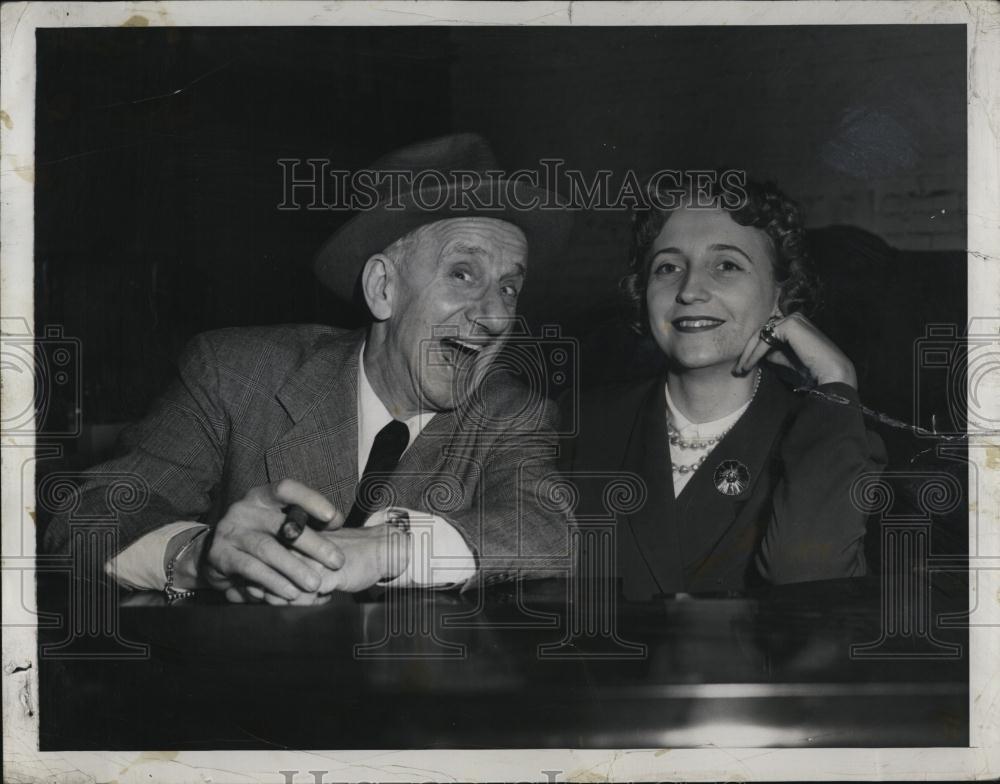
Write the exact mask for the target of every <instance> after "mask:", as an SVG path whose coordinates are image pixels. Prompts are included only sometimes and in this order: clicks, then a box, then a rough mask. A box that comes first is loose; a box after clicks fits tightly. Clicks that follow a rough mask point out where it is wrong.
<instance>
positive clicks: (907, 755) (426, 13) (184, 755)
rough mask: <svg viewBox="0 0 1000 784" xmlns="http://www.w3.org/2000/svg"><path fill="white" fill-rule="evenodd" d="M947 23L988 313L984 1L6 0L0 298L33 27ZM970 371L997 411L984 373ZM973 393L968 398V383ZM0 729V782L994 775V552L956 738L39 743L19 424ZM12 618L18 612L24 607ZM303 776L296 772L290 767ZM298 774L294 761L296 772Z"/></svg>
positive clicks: (998, 392) (993, 299) (984, 467)
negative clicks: (960, 743) (549, 743)
mask: <svg viewBox="0 0 1000 784" xmlns="http://www.w3.org/2000/svg"><path fill="white" fill-rule="evenodd" d="M721 23H725V24H727V25H802V24H809V25H816V24H828V25H846V24H964V25H966V26H967V31H968V35H967V52H968V73H969V81H968V246H967V247H968V313H969V317H970V319H971V318H974V317H982V318H991V319H995V318H998V317H1000V255H998V254H1000V138H998V130H1000V79H998V78H997V75H998V74H1000V4H996V3H991V2H989V0H967V1H966V2H963V3H954V2H945V1H941V0H936V1H934V0H918V1H917V2H911V1H904V2H891V1H889V2H887V1H883V0H876V1H875V2H861V1H860V0H857V1H855V0H847V1H845V2H825V1H817V2H808V1H803V2H788V3H784V2H739V1H738V0H737V1H734V2H633V3H622V4H618V3H613V2H586V3H583V2H581V3H572V2H569V3H567V2H524V3H506V2H433V1H431V0H418V1H417V2H413V1H410V2H363V1H360V0H359V1H358V2H354V1H342V2H327V3H319V2H268V1H267V0H264V1H263V2H260V1H258V2H252V1H250V2H247V1H245V0H233V1H232V2H197V3H196V2H161V3H104V4H100V3H94V4H91V3H41V2H38V3H11V4H7V5H4V6H3V7H2V8H0V61H2V82H0V99H2V113H0V153H2V163H0V188H2V191H0V247H2V285H0V312H2V314H3V316H4V317H5V319H4V324H5V327H4V328H5V329H6V328H7V327H6V324H7V323H8V322H7V318H9V317H19V318H23V319H25V320H26V324H27V326H28V328H29V329H33V324H32V314H33V312H34V308H33V289H34V268H33V219H34V214H33V203H34V184H33V181H34V126H35V105H34V96H35V31H36V29H38V28H47V27H104V26H122V25H135V26H150V27H159V26H185V27H186V26H247V25H253V26H292V25H294V26H324V25H332V26H340V25H377V26H425V25H457V26H461V25H473V24H475V25H483V24H489V25H514V24H518V25H535V26H549V25H561V26H589V25H614V26H631V25H644V26H652V25H666V26H670V25H686V26H693V25H718V24H721ZM988 383H991V384H992V388H985V389H984V388H982V387H980V389H979V390H978V391H979V395H980V401H979V402H980V404H981V407H983V406H985V407H989V409H990V410H989V411H984V413H987V415H988V418H989V421H998V420H1000V379H998V378H997V376H996V374H994V376H993V378H992V379H989V380H988ZM984 393H985V395H986V398H985V400H984V399H983V395H984ZM32 396H33V381H32V378H31V377H30V374H24V373H22V374H12V373H7V372H5V373H4V376H3V399H2V405H3V410H4V420H5V421H6V420H7V414H8V413H9V412H11V411H21V410H26V406H28V407H30V405H31V402H30V401H31V400H32ZM969 452H970V461H971V462H972V465H970V483H971V482H975V481H976V478H977V472H978V475H979V477H985V486H981V487H980V488H978V507H979V508H978V514H979V525H978V528H977V527H976V526H971V525H970V536H971V537H975V538H974V540H973V541H971V542H970V552H971V553H974V554H978V555H980V556H986V557H988V558H991V559H992V561H993V562H995V563H997V564H1000V436H998V435H995V434H994V435H993V436H975V437H970V448H969ZM0 458H2V482H3V488H4V489H5V490H6V489H7V488H11V489H12V490H14V491H13V492H4V493H3V506H2V512H3V526H2V545H3V558H4V569H3V572H2V575H3V624H4V628H3V678H4V681H3V684H4V687H3V734H4V738H3V740H4V771H5V775H4V778H5V779H6V780H8V781H41V780H52V781H56V780H58V781H60V782H70V781H112V780H115V781H119V782H123V784H124V782H131V781H136V782H138V781H142V782H148V781H150V780H154V781H158V782H165V783H167V782H188V781H198V782H202V781H216V782H219V781H226V782H229V781H246V782H256V781H260V782H276V783H277V782H284V781H285V777H284V776H283V775H282V774H281V773H280V771H282V770H299V771H303V772H305V771H310V770H320V769H322V770H325V771H327V772H326V774H325V776H324V779H323V780H324V781H325V782H334V781H351V780H355V781H356V780H369V781H371V780H380V781H413V780H421V781H427V780H435V781H439V780H458V781H547V780H549V778H548V777H547V776H546V774H545V771H560V774H559V776H558V778H557V779H556V780H559V781H625V780H670V779H674V780H676V779H681V778H682V779H684V780H691V781H703V780H728V781H732V780H741V781H744V780H747V781H748V780H758V779H767V780H772V781H773V780H798V781H803V780H810V781H811V780H822V779H829V778H836V779H840V780H852V779H853V780H871V779H884V780H905V779H913V778H918V777H919V778H921V779H952V780H956V779H963V780H976V779H988V778H995V777H997V776H998V775H1000V566H996V567H994V568H992V569H984V570H982V571H980V572H978V579H976V580H972V579H970V607H972V608H976V615H977V621H978V623H979V625H974V626H972V627H971V628H970V629H969V633H970V637H969V645H970V682H969V700H970V705H969V709H970V728H969V729H970V747H969V748H918V749H903V748H891V749H875V748H852V749H823V750H813V749H767V750H762V749H759V748H745V749H719V748H709V749H694V748H690V749H648V750H586V749H583V750H560V749H541V750H517V751H513V750H511V751H503V750H481V751H423V750H417V751H311V752H305V751H302V752H295V751H287V752H275V751H211V752H206V751H182V752H163V751H160V752H153V751H150V752H141V753H140V752H120V751H119V752H70V751H63V752H44V753H43V752H39V751H38V728H39V724H38V718H39V717H38V708H37V705H38V693H37V660H36V629H35V628H34V626H33V621H32V620H31V619H32V618H33V616H32V615H31V614H30V611H29V610H28V609H26V608H24V607H23V606H22V599H21V591H20V581H21V580H22V576H23V575H22V571H21V570H20V569H19V568H18V564H22V563H29V562H31V561H32V560H33V559H34V555H35V553H34V535H33V533H34V520H33V512H34V507H33V504H34V497H33V495H31V494H30V493H32V492H33V491H31V490H29V491H28V493H29V494H28V495H22V493H21V492H20V486H21V483H22V481H23V480H24V478H25V477H27V480H28V481H26V486H27V487H28V488H30V487H33V482H32V481H31V478H32V477H33V475H34V465H33V464H34V459H35V458H34V440H33V438H31V437H21V436H18V437H17V438H16V439H14V438H9V437H7V436H4V438H3V449H2V451H0ZM25 618H27V619H28V620H27V621H25V620H24V619H25ZM303 775H305V774H304V773H303ZM300 779H301V777H300Z"/></svg>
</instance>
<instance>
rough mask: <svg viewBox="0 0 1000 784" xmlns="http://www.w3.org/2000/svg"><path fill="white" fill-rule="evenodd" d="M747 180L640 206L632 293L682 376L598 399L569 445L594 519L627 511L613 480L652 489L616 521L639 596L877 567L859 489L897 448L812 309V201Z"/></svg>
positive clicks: (638, 312) (622, 570)
mask: <svg viewBox="0 0 1000 784" xmlns="http://www.w3.org/2000/svg"><path fill="white" fill-rule="evenodd" d="M744 191H745V194H744V196H745V197H741V198H739V199H738V202H739V203H738V204H736V203H734V199H733V196H734V194H733V193H728V194H724V193H721V192H712V193H709V194H707V195H709V196H711V197H713V199H714V202H713V203H714V206H713V207H711V208H705V207H702V206H701V204H704V203H705V201H704V200H705V196H706V194H705V193H702V194H700V196H699V202H698V203H697V206H695V204H694V203H693V200H692V197H691V195H690V194H688V196H687V197H686V198H684V199H683V200H682V201H681V203H680V204H679V206H678V207H677V208H676V209H671V210H657V209H650V210H647V211H644V212H640V213H637V214H636V215H635V217H634V221H633V252H632V256H631V261H630V271H629V274H628V275H627V276H626V277H625V279H624V280H623V282H622V283H623V285H622V288H623V291H624V292H625V293H626V295H627V297H628V299H629V301H630V304H631V306H632V308H633V312H634V317H635V325H634V326H636V328H637V329H638V330H639V331H644V332H646V333H648V334H651V335H652V337H653V338H654V340H655V342H656V344H657V345H658V346H659V348H660V350H661V351H662V352H663V354H664V355H665V357H666V360H667V362H666V365H667V370H666V373H665V374H664V375H661V376H658V377H657V378H654V379H652V380H650V381H648V382H645V383H641V384H638V385H636V384H631V385H625V386H623V385H618V386H614V387H605V388H601V389H597V390H594V391H592V392H590V393H588V394H585V395H584V396H583V398H582V400H581V401H580V403H579V406H580V409H579V421H580V422H581V423H582V425H581V430H580V432H579V434H578V435H577V437H576V438H574V439H573V440H572V442H571V443H569V444H568V445H567V447H568V448H567V449H566V450H565V454H564V464H563V467H564V469H565V470H566V471H567V472H568V473H570V474H571V477H572V478H573V480H574V482H575V483H576V485H577V489H578V492H579V496H580V501H579V505H578V508H577V513H578V516H579V517H580V518H581V519H586V518H587V517H591V516H592V517H593V518H599V517H601V516H602V515H605V516H606V515H607V514H608V513H609V512H613V511H614V510H609V509H608V508H607V506H606V504H607V503H608V498H609V494H606V493H604V492H603V488H602V486H601V485H602V483H601V482H599V481H595V479H598V478H601V477H603V478H604V483H605V485H606V482H607V481H608V478H609V477H608V475H609V474H612V473H617V472H623V471H624V472H631V473H632V474H635V475H637V477H638V478H639V479H641V480H642V483H643V484H644V485H645V492H646V498H645V502H644V503H643V504H641V506H639V508H638V509H636V510H630V511H627V512H624V513H619V514H617V515H616V520H617V527H616V531H617V535H616V546H617V550H618V558H617V564H618V571H617V576H618V577H620V578H621V580H622V585H623V589H624V592H625V594H626V595H627V596H629V597H630V598H637V599H642V598H648V597H651V596H654V595H658V594H670V593H679V592H685V593H694V592H715V591H743V590H746V589H748V588H751V587H754V586H757V585H760V584H762V583H771V584H777V583H791V582H802V581H808V580H822V579H830V578H838V577H851V576H860V575H863V574H864V573H865V562H864V554H863V543H864V535H865V522H866V521H865V515H864V514H863V513H862V512H860V511H858V510H857V509H856V508H855V507H854V505H853V504H852V502H851V495H850V488H851V485H852V483H853V482H854V480H855V479H856V478H857V477H858V476H860V475H861V474H863V473H865V472H871V471H878V470H880V469H881V467H882V466H883V465H884V464H885V452H884V447H883V446H882V442H881V440H880V439H879V438H878V436H876V435H874V434H873V433H869V432H867V431H866V429H865V424H864V421H863V418H862V414H861V412H860V411H859V410H858V409H857V408H856V407H855V406H856V405H857V404H858V393H857V376H856V374H855V371H854V366H853V364H852V363H851V361H850V359H848V358H847V356H846V355H845V354H844V353H843V352H842V351H841V350H840V349H838V348H837V346H836V345H834V344H833V342H832V341H831V340H830V339H829V338H827V337H826V336H825V335H824V334H823V333H822V332H820V331H819V330H818V329H817V328H816V327H815V325H813V324H812V322H810V321H809V320H808V319H807V318H806V317H805V316H804V315H803V310H804V309H805V308H806V307H808V306H809V305H810V304H811V298H812V295H813V292H814V290H815V286H814V284H813V280H812V276H811V273H810V271H809V265H808V258H807V255H806V252H805V243H804V240H805V236H804V230H803V228H802V225H801V220H800V214H799V210H798V208H797V206H796V205H795V204H794V203H793V202H791V201H790V200H788V199H787V198H786V197H785V196H784V195H783V194H782V193H781V192H780V191H778V190H777V188H775V187H774V186H773V185H771V184H767V185H758V184H755V183H752V182H748V183H747V185H746V188H745V189H744ZM776 371H777V372H776ZM779 376H781V377H779ZM788 377H794V378H795V379H796V382H795V385H794V386H800V385H804V386H806V387H808V388H809V389H811V390H813V393H811V394H809V393H806V394H804V392H805V391H806V390H803V389H799V390H798V391H795V389H794V388H793V385H790V384H788V383H786V382H785V381H784V380H782V378H788ZM817 393H818V394H817ZM836 401H839V402H836Z"/></svg>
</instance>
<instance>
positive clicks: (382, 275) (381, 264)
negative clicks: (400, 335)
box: [361, 253, 394, 321]
mask: <svg viewBox="0 0 1000 784" xmlns="http://www.w3.org/2000/svg"><path fill="white" fill-rule="evenodd" d="M393 272H394V269H393V266H392V261H391V260H390V259H389V257H388V256H383V255H382V254H381V253H376V254H375V255H374V256H372V257H371V258H370V259H368V261H366V262H365V267H364V269H363V270H362V271H361V289H362V291H364V293H365V302H366V303H367V305H368V309H369V310H370V311H371V312H372V315H373V316H374V317H375V319H376V320H377V321H385V320H386V319H387V318H389V317H390V316H391V315H392V294H393V286H392V275H393Z"/></svg>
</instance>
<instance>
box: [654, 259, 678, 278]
mask: <svg viewBox="0 0 1000 784" xmlns="http://www.w3.org/2000/svg"><path fill="white" fill-rule="evenodd" d="M678 270H680V267H678V266H677V265H676V264H672V263H671V262H669V261H662V262H660V263H659V264H657V265H656V267H655V268H654V269H653V274H654V275H670V274H672V273H674V272H677V271H678Z"/></svg>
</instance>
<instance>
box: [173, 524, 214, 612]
mask: <svg viewBox="0 0 1000 784" xmlns="http://www.w3.org/2000/svg"><path fill="white" fill-rule="evenodd" d="M206 533H208V529H207V528H203V529H202V530H201V531H198V533H196V534H195V535H194V536H192V537H191V538H190V539H188V540H187V541H186V542H185V543H184V544H183V545H181V549H180V550H178V551H177V553H176V554H175V555H174V557H173V558H171V559H170V560H169V561H168V562H167V568H166V573H167V581H166V584H165V585H164V586H163V593H164V594H166V597H167V604H174V603H175V602H179V601H180V600H182V599H190V598H191V597H192V596H195V595H196V594H197V593H198V592H197V591H195V590H194V589H190V590H178V589H177V588H174V572H175V571H176V569H177V562H178V561H179V560H180V559H181V556H182V555H184V553H186V552H187V551H188V549H189V548H190V547H191V545H193V544H194V543H195V542H196V541H198V539H200V538H201V537H202V536H204V535H205V534H206Z"/></svg>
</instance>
